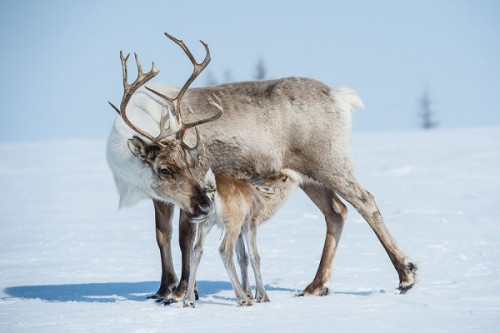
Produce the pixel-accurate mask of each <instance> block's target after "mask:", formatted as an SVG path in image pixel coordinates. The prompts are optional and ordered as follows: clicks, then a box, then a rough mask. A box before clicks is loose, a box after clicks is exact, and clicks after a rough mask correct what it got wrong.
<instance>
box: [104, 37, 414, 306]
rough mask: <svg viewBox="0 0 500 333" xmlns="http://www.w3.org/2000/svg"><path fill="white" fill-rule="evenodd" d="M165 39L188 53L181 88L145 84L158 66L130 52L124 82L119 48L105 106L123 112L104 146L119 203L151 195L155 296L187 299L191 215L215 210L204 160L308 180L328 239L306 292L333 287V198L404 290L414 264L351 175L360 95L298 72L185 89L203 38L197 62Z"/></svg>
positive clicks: (228, 169)
mask: <svg viewBox="0 0 500 333" xmlns="http://www.w3.org/2000/svg"><path fill="white" fill-rule="evenodd" d="M165 35H166V36H167V37H168V38H169V39H170V40H172V41H174V42H175V43H176V44H177V45H179V46H180V47H181V49H182V50H183V51H184V52H185V53H186V55H187V56H188V58H189V59H190V61H191V63H192V64H193V66H194V69H193V73H192V74H191V76H190V77H189V78H188V80H187V81H186V83H185V84H184V85H183V87H182V88H180V89H179V88H176V87H172V86H169V85H164V84H151V85H149V86H148V87H144V88H141V87H142V86H143V85H144V84H146V83H147V82H148V81H149V80H151V79H152V78H153V77H155V76H156V75H157V74H158V70H157V69H156V68H155V66H154V63H153V66H152V69H151V70H150V71H149V72H148V73H143V71H142V68H141V65H140V62H139V59H138V57H137V55H136V63H137V67H138V76H137V79H136V80H135V81H134V82H133V83H132V84H129V83H128V81H127V59H128V56H127V57H125V58H124V57H123V54H122V53H120V57H121V62H122V71H123V86H124V94H123V97H122V101H121V104H120V108H117V107H115V106H113V105H112V104H111V103H110V104H111V105H112V106H113V108H114V109H115V110H116V111H117V112H118V114H119V116H118V117H117V118H116V120H115V122H114V125H113V127H112V129H111V133H110V136H109V139H108V147H107V159H108V164H109V166H110V168H111V170H112V171H113V174H114V178H115V182H116V185H117V188H118V191H119V194H120V207H124V206H129V205H132V204H135V203H136V202H138V201H139V200H142V199H152V200H153V205H154V208H155V222H156V238H157V243H158V246H159V249H160V254H161V261H162V278H161V284H160V288H159V290H158V291H157V292H156V294H155V295H153V296H152V297H154V298H158V299H159V300H161V301H163V302H164V303H165V304H169V303H170V302H177V301H181V300H183V298H184V296H185V292H186V288H187V283H188V278H189V263H190V259H189V258H190V256H191V250H192V246H193V239H194V233H195V228H194V226H193V224H192V223H190V222H189V217H190V216H191V217H192V216H199V215H203V214H207V213H208V212H209V211H210V210H211V205H212V204H211V202H210V200H209V199H208V197H207V196H206V195H205V194H204V193H203V190H202V188H201V184H202V182H203V178H204V176H205V174H206V171H207V169H208V167H209V166H210V167H211V168H212V169H213V171H214V173H215V174H222V173H227V174H230V175H231V176H233V177H235V178H239V179H244V180H248V181H251V182H258V181H259V180H260V181H261V180H262V179H264V178H265V177H266V176H268V175H270V174H273V173H276V172H278V171H279V170H283V169H289V170H293V171H294V172H296V173H297V174H298V175H300V176H301V177H302V178H303V179H305V180H307V181H304V182H302V183H301V184H300V185H299V186H300V188H301V189H302V190H303V191H304V192H305V193H306V194H307V195H308V196H309V198H310V199H311V200H312V201H313V203H314V204H315V205H316V206H317V207H318V208H319V209H320V211H321V212H322V213H323V215H324V216H325V221H326V238H325V243H324V247H323V253H322V255H321V260H320V264H319V267H318V270H317V272H316V275H315V277H314V279H313V280H312V282H311V283H310V284H309V285H308V286H306V288H305V289H304V290H303V292H302V295H327V294H329V293H330V285H329V283H330V276H331V268H332V263H333V261H334V257H335V253H336V250H337V246H338V243H339V240H340V236H341V233H342V229H343V226H344V221H345V217H346V214H347V207H346V206H345V205H344V204H343V203H342V201H341V200H340V199H339V198H338V196H337V195H340V196H341V197H342V198H343V199H345V200H346V201H347V202H349V203H350V204H351V205H352V206H353V207H354V208H355V209H356V210H357V211H358V212H359V213H360V214H361V215H362V216H363V218H364V219H365V220H366V221H367V223H368V224H369V225H370V227H371V228H372V229H373V231H374V232H375V234H376V236H377V237H378V239H379V240H380V242H381V244H382V246H383V247H384V249H385V250H386V252H387V254H388V256H389V258H390V260H391V262H392V264H393V265H394V268H395V269H396V272H397V274H398V276H399V287H398V289H399V291H400V292H401V293H405V292H406V291H407V290H409V289H410V288H411V287H412V286H413V285H414V284H415V283H416V269H417V266H416V265H415V263H414V262H413V261H411V260H410V259H409V258H408V257H407V256H406V255H405V254H404V253H403V251H402V250H401V248H400V247H399V245H398V244H397V243H396V241H395V240H394V239H393V237H392V236H391V234H390V233H389V230H388V229H387V227H386V225H385V223H384V220H383V218H382V215H381V214H380V211H379V209H378V208H377V205H376V203H375V199H374V197H373V195H372V194H370V193H369V192H368V191H367V190H365V189H364V188H363V187H362V186H361V185H360V184H359V183H358V181H357V180H356V178H355V176H354V172H353V161H352V153H351V148H350V131H351V113H352V111H353V110H354V109H355V108H361V107H363V103H362V101H361V99H360V98H359V97H358V95H357V94H356V93H355V92H353V91H352V90H350V89H347V88H330V87H328V86H327V85H325V84H323V83H321V82H318V81H315V80H313V79H309V78H294V77H292V78H284V79H278V80H270V81H251V82H236V83H228V84H223V85H216V86H209V87H204V88H192V89H188V88H189V86H190V85H191V83H192V82H193V81H194V80H195V79H196V77H197V76H198V75H199V74H200V73H201V72H202V71H203V69H204V68H206V66H207V65H208V63H209V62H210V52H209V48H208V46H207V44H205V43H204V42H201V43H202V44H203V46H204V48H205V51H206V55H205V59H204V60H203V61H202V62H201V63H197V62H196V60H195V58H194V56H193V55H192V54H191V52H190V51H189V49H188V48H187V47H186V45H185V44H184V43H183V42H182V41H181V40H178V39H176V38H174V37H172V36H170V35H168V34H167V33H165ZM172 95H174V96H175V97H174V98H172V97H169V96H172ZM167 125H168V126H167ZM174 205H177V206H179V207H180V209H181V213H180V217H179V244H180V247H181V252H182V273H181V280H180V281H179V283H177V282H178V280H177V276H176V274H175V271H174V268H173V264H172V255H171V246H170V243H171V235H172V223H171V220H172V215H173V211H174ZM172 289H174V290H172Z"/></svg>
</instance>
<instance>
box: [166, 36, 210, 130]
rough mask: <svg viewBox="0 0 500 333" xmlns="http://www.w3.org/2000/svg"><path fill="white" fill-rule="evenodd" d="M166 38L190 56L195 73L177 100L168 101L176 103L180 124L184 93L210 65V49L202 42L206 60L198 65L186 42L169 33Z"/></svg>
mask: <svg viewBox="0 0 500 333" xmlns="http://www.w3.org/2000/svg"><path fill="white" fill-rule="evenodd" d="M165 36H167V38H168V39H170V40H171V41H173V42H174V43H176V44H177V45H179V47H180V48H181V49H182V50H183V51H184V53H186V55H187V56H188V58H189V60H190V61H191V63H192V64H193V67H194V68H193V73H192V74H191V76H190V77H189V78H188V79H187V81H186V83H184V85H183V86H182V88H181V90H180V91H179V93H178V94H177V96H176V97H175V98H168V99H167V100H169V101H170V102H172V103H173V102H174V101H175V102H176V106H175V109H176V112H177V120H178V121H179V123H180V122H181V121H182V115H181V112H180V110H181V100H182V97H183V96H184V93H185V92H186V91H187V90H188V88H189V86H190V85H191V83H193V81H194V80H195V79H196V78H197V77H198V75H200V73H201V72H202V71H203V70H204V69H205V68H206V67H207V66H208V64H209V63H210V60H211V58H210V49H209V48H208V45H207V44H206V43H205V42H203V41H201V40H200V42H201V44H202V45H203V46H204V47H205V52H206V54H205V59H203V61H202V62H201V63H197V62H196V59H195V58H194V56H193V54H192V53H191V51H189V49H188V48H187V46H186V44H184V42H183V41H182V40H180V39H177V38H175V37H173V36H171V35H169V34H168V33H166V32H165Z"/></svg>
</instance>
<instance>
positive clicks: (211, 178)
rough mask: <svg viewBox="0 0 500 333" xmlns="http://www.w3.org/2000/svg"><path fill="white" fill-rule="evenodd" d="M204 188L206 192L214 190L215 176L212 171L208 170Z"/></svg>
mask: <svg viewBox="0 0 500 333" xmlns="http://www.w3.org/2000/svg"><path fill="white" fill-rule="evenodd" d="M204 183H205V188H206V189H208V190H215V188H216V184H215V175H214V172H213V171H212V169H208V171H207V174H206V175H205V180H204Z"/></svg>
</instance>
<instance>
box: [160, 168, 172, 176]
mask: <svg viewBox="0 0 500 333" xmlns="http://www.w3.org/2000/svg"><path fill="white" fill-rule="evenodd" d="M160 173H161V174H162V175H165V176H172V172H170V170H168V169H166V168H161V169H160Z"/></svg>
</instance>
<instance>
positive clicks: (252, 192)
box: [184, 169, 299, 307]
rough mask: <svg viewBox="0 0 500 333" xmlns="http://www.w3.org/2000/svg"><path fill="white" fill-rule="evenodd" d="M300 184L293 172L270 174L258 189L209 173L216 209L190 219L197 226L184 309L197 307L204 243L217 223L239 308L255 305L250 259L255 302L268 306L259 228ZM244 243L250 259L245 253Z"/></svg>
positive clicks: (221, 250)
mask: <svg viewBox="0 0 500 333" xmlns="http://www.w3.org/2000/svg"><path fill="white" fill-rule="evenodd" d="M298 184H299V177H298V175H297V174H296V173H295V172H293V171H291V170H283V172H277V173H274V174H271V175H269V176H267V177H266V179H265V180H264V182H263V183H262V184H259V185H252V184H250V183H248V182H246V181H243V180H239V179H236V178H233V177H232V176H230V175H228V174H219V175H216V176H214V174H213V172H212V170H210V169H209V170H208V172H207V174H206V176H205V180H204V191H205V193H206V194H207V196H208V197H209V198H210V200H212V201H213V203H214V205H212V207H213V209H212V211H211V212H210V213H209V214H207V215H201V216H198V217H194V218H191V222H193V223H197V224H198V226H197V232H196V242H195V245H194V250H193V253H192V255H191V262H190V275H189V283H188V290H187V293H186V296H185V298H184V306H185V307H194V306H195V304H194V300H195V294H194V285H195V281H196V271H197V269H198V265H199V264H200V260H201V256H202V253H203V243H204V241H205V237H206V235H207V234H208V232H209V231H210V230H211V229H212V227H213V225H214V224H216V223H217V224H218V225H219V226H220V227H222V228H223V229H224V239H223V240H222V243H221V245H220V247H219V253H220V255H221V258H222V262H223V263H224V267H225V268H226V270H227V273H228V275H229V279H230V280H231V284H232V286H233V289H234V291H235V293H236V298H237V302H238V304H239V305H242V306H249V305H252V304H251V298H252V291H251V289H250V283H249V282H248V273H247V267H248V259H250V263H251V264H252V268H253V271H254V274H255V283H256V291H255V298H256V300H257V302H259V303H260V302H269V297H268V296H267V294H266V290H265V289H264V284H263V283H262V277H261V272H260V257H259V253H258V251H257V241H256V236H257V227H258V226H259V224H261V223H262V222H264V221H266V220H267V219H269V218H271V216H273V215H274V213H275V212H276V211H277V210H278V209H279V208H280V207H281V205H282V204H283V203H284V202H285V200H286V198H287V197H288V196H289V195H290V193H291V192H292V191H293V190H294V189H295V188H296V187H297V185H298ZM245 242H246V243H247V247H248V255H247V253H246V251H245ZM235 247H236V248H235ZM234 250H236V254H237V257H238V263H239V265H240V269H241V280H242V281H241V284H240V282H239V280H238V276H237V274H236V269H235V266H234V261H233V251H234Z"/></svg>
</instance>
